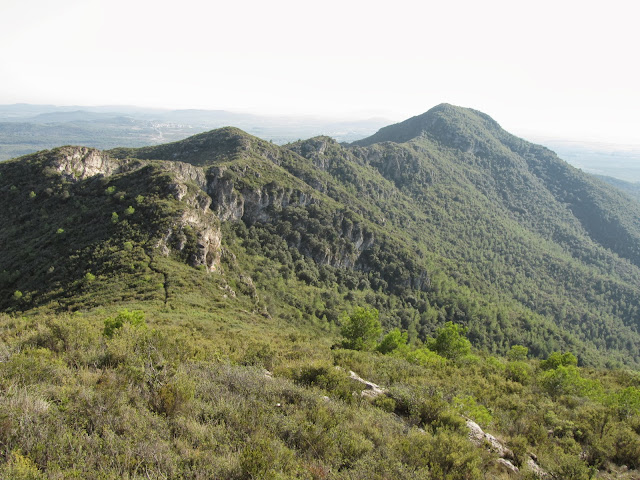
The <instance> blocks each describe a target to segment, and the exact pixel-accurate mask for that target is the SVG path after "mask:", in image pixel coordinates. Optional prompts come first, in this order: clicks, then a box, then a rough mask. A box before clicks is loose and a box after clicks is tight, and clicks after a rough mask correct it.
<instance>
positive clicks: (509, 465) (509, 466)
mask: <svg viewBox="0 0 640 480" xmlns="http://www.w3.org/2000/svg"><path fill="white" fill-rule="evenodd" d="M497 462H498V464H500V465H502V466H503V467H505V468H506V469H507V470H509V471H510V472H513V473H518V472H519V471H520V469H519V468H518V467H516V466H515V465H514V464H513V463H511V462H510V461H509V460H505V459H504V458H499V459H498V460H497Z"/></svg>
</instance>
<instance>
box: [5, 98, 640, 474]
mask: <svg viewBox="0 0 640 480" xmlns="http://www.w3.org/2000/svg"><path fill="white" fill-rule="evenodd" d="M0 199H1V200H0V201H1V204H2V206H3V208H2V210H1V211H0V220H1V221H2V223H3V225H4V228H3V229H2V231H0V244H1V245H2V246H3V255H2V256H0V291H1V292H2V295H0V309H2V311H3V312H4V315H3V316H2V317H1V318H0V360H2V362H0V372H1V375H0V382H1V383H0V403H2V405H3V408H2V409H0V410H2V412H3V413H0V446H1V448H2V455H3V457H2V458H3V462H4V463H3V464H2V466H1V467H0V468H1V469H2V470H0V471H2V472H3V474H4V476H7V477H9V478H76V477H77V478H86V477H87V475H89V474H88V473H87V472H101V473H100V474H99V475H102V477H104V478H434V479H435V478H450V479H458V478H460V479H464V478H535V477H544V476H551V477H552V478H576V479H581V478H592V477H593V476H598V477H599V478H634V475H635V473H634V469H635V468H636V467H638V465H639V463H638V462H640V435H639V432H640V390H639V389H638V387H639V386H640V385H639V382H640V377H638V375H637V373H636V372H635V370H634V369H635V368H637V366H638V363H639V362H640V350H639V348H638V346H639V345H640V334H639V333H638V327H639V325H638V318H639V315H638V314H639V307H640V305H639V303H640V291H639V290H640V287H639V285H640V281H639V280H640V204H639V203H638V202H637V201H636V200H634V199H633V198H631V197H630V196H627V194H625V193H624V192H622V191H620V190H618V189H616V188H615V187H614V186H612V185H610V184H607V183H604V182H601V181H599V180H598V179H596V178H594V177H591V176H589V175H586V174H584V173H582V172H581V171H579V170H577V169H575V168H573V167H571V166H569V165H568V164H566V163H565V162H563V161H561V160H560V159H558V158H557V156H556V155H555V154H554V153H553V152H551V151H550V150H548V149H546V148H544V147H541V146H537V145H534V144H531V143H528V142H526V141H524V140H522V139H519V138H517V137H514V136H512V135H510V134H509V133H507V132H505V131H504V130H503V129H501V128H500V126H499V125H498V124H497V123H496V122H495V121H494V120H492V119H491V118H490V117H488V116H487V115H485V114H482V113H480V112H477V111H474V110H470V109H463V108H459V107H454V106H451V105H446V104H443V105H440V106H438V107H435V108H434V109H432V110H430V111H429V112H427V113H425V114H423V115H420V116H418V117H414V118H412V119H409V120H407V121H406V122H403V123H400V124H397V125H392V126H389V127H385V128H383V129H381V130H380V131H379V132H378V133H377V134H375V135H373V136H372V137H369V138H368V139H364V140H361V141H358V142H355V143H354V144H339V143H337V142H336V141H334V140H332V139H331V138H329V137H316V138H312V139H309V140H304V141H298V142H294V143H291V144H287V145H284V146H277V145H274V144H272V143H270V142H266V141H263V140H260V139H258V138H256V137H252V136H251V135H248V134H246V133H245V132H243V131H241V130H239V129H236V128H223V129H219V130H214V131H211V132H207V133H203V134H199V135H196V136H194V137H190V138H188V139H186V140H182V141H179V142H175V143H172V144H166V145H159V146H153V147H142V148H136V149H131V148H117V149H114V150H110V151H98V150H95V149H91V148H86V147H71V146H67V147H60V148H56V149H53V150H48V151H42V152H38V153H36V154H32V155H27V156H25V157H21V158H18V159H14V160H9V161H6V162H2V163H0ZM350 372H355V373H354V374H353V375H352V374H351V373H350ZM356 374H357V375H356ZM354 375H355V376H356V377H357V376H358V375H359V376H360V377H362V378H364V379H366V380H367V381H370V382H375V384H377V385H379V386H381V389H382V390H381V391H382V393H380V394H378V393H376V395H367V394H365V395H362V394H361V391H362V390H363V387H362V385H363V384H362V383H361V382H358V381H357V380H354ZM365 392H366V390H365ZM376 392H377V390H376ZM471 421H473V422H476V423H477V424H479V425H480V426H481V427H483V428H485V429H486V430H487V431H488V432H491V433H493V434H494V435H496V436H498V437H499V438H500V442H501V445H504V448H505V449H506V450H505V451H500V449H499V448H496V447H494V448H489V447H491V445H484V446H483V445H482V444H481V445H480V446H477V445H474V444H473V442H470V441H469V439H468V436H469V423H468V422H471ZM56 435H57V436H58V437H59V438H60V439H62V440H60V441H52V440H51V439H52V438H54V437H55V436H56ZM489 443H491V442H489ZM498 460H501V461H498ZM511 467H513V468H511Z"/></svg>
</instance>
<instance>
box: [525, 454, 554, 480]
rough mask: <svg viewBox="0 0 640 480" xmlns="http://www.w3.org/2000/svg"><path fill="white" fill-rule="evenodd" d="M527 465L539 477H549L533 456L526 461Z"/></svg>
mask: <svg viewBox="0 0 640 480" xmlns="http://www.w3.org/2000/svg"><path fill="white" fill-rule="evenodd" d="M525 465H526V466H527V467H528V468H529V470H531V471H532V472H533V473H534V474H536V475H537V476H538V477H539V478H549V474H548V473H547V472H545V471H544V470H543V469H542V468H541V467H540V465H538V463H537V462H536V460H534V459H533V458H528V459H527V460H526V461H525Z"/></svg>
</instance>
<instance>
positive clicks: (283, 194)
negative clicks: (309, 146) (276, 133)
mask: <svg viewBox="0 0 640 480" xmlns="http://www.w3.org/2000/svg"><path fill="white" fill-rule="evenodd" d="M329 140H330V139H329ZM331 142H332V143H335V142H333V141H331ZM320 143H321V144H322V143H323V142H320ZM321 144H320V145H318V146H316V147H317V148H319V149H320V150H321V151H322V150H323V147H322V145H321ZM272 149H273V147H272V146H271V145H265V146H264V150H265V152H264V153H265V159H266V160H268V161H271V162H274V163H276V162H278V160H280V157H281V156H282V153H280V156H278V155H276V154H275V153H273V152H272ZM57 153H58V154H57V155H55V156H54V158H53V159H52V161H51V162H50V167H51V168H53V169H55V170H56V171H57V172H60V174H61V175H62V176H63V177H64V178H65V179H66V180H67V181H70V182H73V183H76V182H79V181H81V180H86V179H88V178H91V177H94V176H97V175H101V176H103V177H112V176H114V175H118V174H123V173H126V172H132V171H134V170H137V169H140V168H143V167H145V166H149V165H153V168H157V169H160V170H162V171H166V172H167V173H168V174H169V176H170V177H171V181H169V182H168V183H167V184H166V185H165V194H166V195H169V196H170V197H172V198H174V199H175V200H177V201H178V202H180V204H181V208H180V209H179V210H178V211H177V212H176V214H175V215H174V216H173V217H172V219H171V221H170V222H169V223H170V226H169V227H168V228H166V230H164V231H162V232H159V235H158V241H157V242H156V244H155V248H156V249H157V250H158V251H159V252H161V253H162V254H163V255H169V254H170V253H171V251H172V250H174V251H176V252H178V253H180V254H183V255H184V257H185V258H186V260H187V262H188V263H189V264H190V265H192V266H194V267H199V266H204V267H205V268H206V269H207V271H209V272H215V271H217V270H219V269H220V258H221V241H222V234H221V232H220V223H221V222H225V221H243V222H245V223H246V224H247V225H253V224H255V223H270V222H272V221H274V220H275V219H276V218H277V216H278V213H279V212H281V211H282V210H283V209H286V208H287V207H293V206H295V207H307V206H309V205H312V204H314V203H315V202H317V199H316V198H315V197H314V195H313V193H312V191H311V190H309V191H303V190H301V189H296V188H291V187H283V186H280V185H277V184H275V183H268V184H265V185H256V186H247V183H245V182H243V181H241V180H242V177H243V175H245V173H246V172H244V171H242V170H240V171H235V170H233V171H232V169H230V168H229V167H228V166H210V167H206V166H196V165H193V164H191V163H185V162H181V161H178V160H172V161H169V160H164V161H160V162H159V161H154V160H137V159H136V160H132V159H128V158H113V157H112V156H110V155H109V154H107V153H105V152H101V151H99V150H95V149H91V148H84V147H64V148H63V149H61V150H60V151H59V152H57ZM267 154H269V155H267ZM320 154H321V152H320ZM338 216H340V214H338ZM336 222H337V224H340V227H339V228H338V229H337V231H336V233H337V234H338V236H339V237H340V238H341V239H342V241H341V242H340V245H339V247H337V248H324V249H318V248H311V247H310V246H309V245H307V244H305V243H304V242H298V243H297V244H296V245H294V246H295V247H296V248H298V249H299V250H300V251H301V252H302V253H303V254H305V255H307V256H310V257H312V258H313V259H314V261H315V262H316V263H318V264H321V265H331V266H333V267H341V268H355V267H356V264H357V261H358V259H359V258H360V256H361V253H362V252H363V251H364V250H366V249H367V248H369V247H370V246H371V245H373V243H374V240H375V238H374V235H373V233H372V232H370V231H367V230H366V229H365V228H364V227H363V226H362V225H361V224H359V223H353V222H351V221H345V220H344V219H343V218H342V217H340V218H337V220H336ZM303 228H304V227H303Z"/></svg>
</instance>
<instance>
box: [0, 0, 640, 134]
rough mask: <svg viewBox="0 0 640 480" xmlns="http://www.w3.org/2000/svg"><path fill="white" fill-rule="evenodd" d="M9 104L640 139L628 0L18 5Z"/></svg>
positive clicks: (1, 27)
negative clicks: (464, 121) (441, 122)
mask: <svg viewBox="0 0 640 480" xmlns="http://www.w3.org/2000/svg"><path fill="white" fill-rule="evenodd" d="M0 13H1V14H2V15H0V54H2V58H3V62H2V63H1V64H0V78H2V82H3V88H2V89H0V103H2V104H13V103H30V104H54V105H111V104H113V105H137V106H141V107H161V108H169V109H214V110H227V111H238V112H251V113H254V114H259V115H278V116H282V115H301V114H304V115H314V116H322V117H326V116H330V117H332V118H345V117H347V118H353V117H354V116H355V117H357V118H368V117H384V118H389V119H390V120H393V121H400V120H403V119H405V118H409V117H411V116H414V115H419V114H421V113H423V112H425V111H426V110H428V109H429V108H431V107H432V106H434V105H437V104H439V103H443V102H446V103H451V104H454V105H459V106H463V107H470V108H474V109H477V110H480V111H483V112H485V113H487V114H489V115H491V116H492V117H493V118H494V119H496V120H497V121H498V122H499V123H500V124H501V125H502V126H503V127H504V128H505V129H506V130H509V131H513V132H517V133H519V132H529V133H535V134H538V135H553V136H556V137H562V138H582V139H593V140H597V141H608V142H616V143H638V140H637V138H638V133H637V132H638V131H640V119H639V118H638V116H637V112H638V111H639V110H640V93H639V92H638V88H637V85H638V84H640V73H639V72H640V66H638V64H637V62H634V61H632V59H633V58H635V47H636V45H637V44H638V43H639V42H638V35H639V34H638V31H637V29H636V28H635V15H633V13H634V12H633V8H632V5H630V4H628V2H626V3H625V2H620V1H618V2H616V1H614V2H613V3H610V4H607V8H606V10H605V9H603V8H602V7H601V6H599V5H589V4H585V3H584V2H577V1H573V0H571V1H567V2H562V3H560V4H559V3H557V2H551V1H541V2H536V3H535V4H522V3H518V4H514V3H513V2H508V1H503V0H500V1H489V2H483V3H477V2H471V1H468V0H465V1H457V2H449V3H447V4H437V5H436V4H429V3H416V2H412V1H409V0H401V1H400V2H397V3H396V4H394V6H393V8H391V7H390V6H389V5H388V4H382V3H375V2H364V1H362V0H354V1H352V2H348V3H346V4H345V3H344V2H337V1H336V0H330V1H329V2H323V4H322V6H321V7H320V6H318V5H315V4H304V5H303V4H300V3H299V2H293V1H292V0H277V1H275V2H270V3H264V2H257V1H255V0H245V1H239V2H233V3H232V2H225V3H220V2H202V1H199V0H186V1H185V2H183V3H181V4H180V6H179V8H178V7H176V6H175V4H174V3H172V2H163V1H153V2H151V1H150V0H141V1H139V2H125V1H124V0H112V1H109V2H105V1H103V0H84V1H80V0H61V1H59V2H55V3H51V2H46V1H44V0H27V1H25V0H20V1H18V0H7V1H5V2H3V3H2V6H0Z"/></svg>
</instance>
